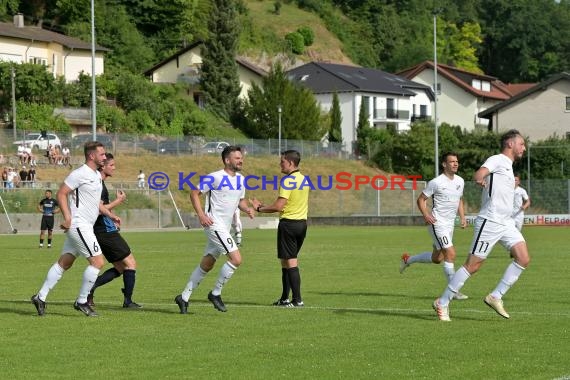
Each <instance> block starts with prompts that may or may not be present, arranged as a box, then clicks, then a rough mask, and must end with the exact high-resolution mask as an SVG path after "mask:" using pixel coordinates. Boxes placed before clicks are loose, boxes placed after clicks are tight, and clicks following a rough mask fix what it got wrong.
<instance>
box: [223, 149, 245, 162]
mask: <svg viewBox="0 0 570 380" xmlns="http://www.w3.org/2000/svg"><path fill="white" fill-rule="evenodd" d="M233 152H240V153H241V146H236V145H228V146H226V147H225V148H224V150H222V162H223V163H225V162H226V158H228V157H229V156H230V154H232V153H233Z"/></svg>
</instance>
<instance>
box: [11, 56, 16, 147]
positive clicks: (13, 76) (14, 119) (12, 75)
mask: <svg viewBox="0 0 570 380" xmlns="http://www.w3.org/2000/svg"><path fill="white" fill-rule="evenodd" d="M10 78H12V130H13V133H14V141H16V140H17V136H16V134H17V133H16V71H15V70H14V65H12V72H11V75H10Z"/></svg>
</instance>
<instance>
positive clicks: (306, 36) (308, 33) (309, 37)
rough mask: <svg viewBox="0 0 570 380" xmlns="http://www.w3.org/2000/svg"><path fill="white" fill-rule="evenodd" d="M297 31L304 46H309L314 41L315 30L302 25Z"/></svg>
mask: <svg viewBox="0 0 570 380" xmlns="http://www.w3.org/2000/svg"><path fill="white" fill-rule="evenodd" d="M297 33H299V34H300V35H302V36H303V43H304V44H305V46H311V45H312V44H313V42H315V32H313V29H311V28H310V27H308V26H302V27H300V28H299V29H297Z"/></svg>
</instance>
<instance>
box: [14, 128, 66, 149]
mask: <svg viewBox="0 0 570 380" xmlns="http://www.w3.org/2000/svg"><path fill="white" fill-rule="evenodd" d="M45 136H46V137H43V136H42V134H41V133H39V132H33V133H28V134H27V135H26V137H25V138H24V140H18V141H14V145H18V146H20V145H22V144H23V145H24V146H27V147H30V148H32V149H39V150H47V148H48V146H50V145H53V146H59V147H61V141H60V140H59V137H57V135H56V134H54V133H46V135H45Z"/></svg>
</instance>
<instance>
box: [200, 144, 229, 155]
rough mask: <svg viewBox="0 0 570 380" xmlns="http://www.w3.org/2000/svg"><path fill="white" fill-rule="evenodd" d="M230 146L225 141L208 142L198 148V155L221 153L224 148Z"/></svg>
mask: <svg viewBox="0 0 570 380" xmlns="http://www.w3.org/2000/svg"><path fill="white" fill-rule="evenodd" d="M229 145H230V144H229V143H227V142H225V141H211V142H208V143H206V144H204V145H202V147H201V148H200V153H202V154H212V153H222V150H224V148H225V147H227V146H229Z"/></svg>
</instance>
